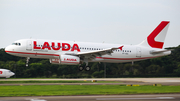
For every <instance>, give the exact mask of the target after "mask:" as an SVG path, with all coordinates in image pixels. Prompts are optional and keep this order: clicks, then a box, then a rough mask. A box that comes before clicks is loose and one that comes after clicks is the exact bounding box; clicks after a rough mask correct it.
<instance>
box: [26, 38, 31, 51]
mask: <svg viewBox="0 0 180 101" xmlns="http://www.w3.org/2000/svg"><path fill="white" fill-rule="evenodd" d="M26 50H27V51H32V41H31V40H28V41H27V44H26Z"/></svg>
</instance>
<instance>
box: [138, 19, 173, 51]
mask: <svg viewBox="0 0 180 101" xmlns="http://www.w3.org/2000/svg"><path fill="white" fill-rule="evenodd" d="M169 23H170V22H169V21H162V22H161V23H160V24H159V25H158V26H157V27H156V28H155V29H154V30H153V31H152V33H151V34H150V35H149V36H148V37H147V38H146V39H145V40H144V41H143V42H141V43H140V44H139V45H141V46H145V47H151V48H159V49H162V48H163V45H164V40H165V37H166V34H167V30H168V27H169Z"/></svg>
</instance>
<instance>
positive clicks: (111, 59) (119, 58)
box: [96, 56, 160, 60]
mask: <svg viewBox="0 0 180 101" xmlns="http://www.w3.org/2000/svg"><path fill="white" fill-rule="evenodd" d="M157 57H160V56H156V57H141V58H109V57H96V58H97V59H109V60H139V59H150V58H157Z"/></svg>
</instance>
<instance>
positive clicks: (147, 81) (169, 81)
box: [0, 78, 180, 85]
mask: <svg viewBox="0 0 180 101" xmlns="http://www.w3.org/2000/svg"><path fill="white" fill-rule="evenodd" d="M29 80H37V81H51V80H53V81H55V80H60V81H62V80H70V81H84V80H86V81H92V80H97V81H118V82H120V83H96V82H94V83H23V85H34V84H36V85H60V84H63V85H81V84H82V85H102V84H106V85H120V84H123V85H127V84H139V85H152V84H161V85H180V78H83V79H82V78H80V79H0V81H29ZM21 84H22V83H21ZM0 85H19V84H0Z"/></svg>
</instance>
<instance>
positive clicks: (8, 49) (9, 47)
mask: <svg viewBox="0 0 180 101" xmlns="http://www.w3.org/2000/svg"><path fill="white" fill-rule="evenodd" d="M12 50H13V49H12V47H11V46H7V47H6V48H5V52H6V53H8V52H9V51H12Z"/></svg>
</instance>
